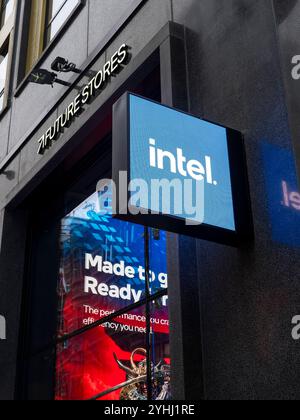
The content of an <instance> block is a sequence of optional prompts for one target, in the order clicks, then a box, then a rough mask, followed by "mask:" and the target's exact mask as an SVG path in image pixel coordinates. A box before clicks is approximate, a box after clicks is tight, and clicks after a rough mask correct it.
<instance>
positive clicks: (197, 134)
mask: <svg viewBox="0 0 300 420" xmlns="http://www.w3.org/2000/svg"><path fill="white" fill-rule="evenodd" d="M130 169H131V172H130V177H131V179H139V178H140V179H144V180H145V181H146V182H147V183H148V185H150V184H151V180H154V179H167V180H169V181H172V180H174V179H178V180H180V181H182V182H183V181H184V180H186V179H189V180H192V182H193V183H194V184H196V183H197V182H203V184H204V185H203V187H204V194H203V196H202V197H201V198H202V200H203V202H202V203H198V205H200V206H203V211H201V209H198V210H199V214H202V216H204V217H203V220H202V221H201V220H198V222H202V223H204V224H206V225H210V226H215V227H220V228H223V229H228V230H231V231H235V219H234V210H233V198H232V189H231V178H230V166H229V157H228V144H227V132H226V128H223V127H220V126H218V125H215V124H211V123H208V122H206V121H203V120H200V119H198V118H195V117H192V116H191V115H188V114H185V113H183V112H179V111H177V110H174V109H171V108H168V107H165V106H162V105H160V104H157V103H154V102H151V101H148V100H145V99H142V98H140V97H137V96H133V95H130ZM182 185H183V183H182ZM192 191H193V195H195V191H196V185H194V188H193V189H192ZM161 198H162V199H163V197H161ZM190 198H191V199H192V197H190ZM193 198H194V201H195V202H196V197H195V196H194V197H193ZM148 203H149V204H150V210H152V211H156V212H159V213H161V212H162V205H163V203H162V200H160V201H159V202H157V201H155V202H154V203H153V200H150V199H149V200H148ZM171 207H172V206H171ZM173 207H175V206H173ZM185 207H188V206H184V205H183V206H182V209H183V212H182V214H179V215H178V214H174V213H171V216H176V217H182V218H183V219H189V218H190V217H191V215H190V214H187V213H186V211H185ZM203 213H204V214H203Z"/></svg>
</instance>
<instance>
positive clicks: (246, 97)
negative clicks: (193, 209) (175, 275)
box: [0, 0, 300, 399]
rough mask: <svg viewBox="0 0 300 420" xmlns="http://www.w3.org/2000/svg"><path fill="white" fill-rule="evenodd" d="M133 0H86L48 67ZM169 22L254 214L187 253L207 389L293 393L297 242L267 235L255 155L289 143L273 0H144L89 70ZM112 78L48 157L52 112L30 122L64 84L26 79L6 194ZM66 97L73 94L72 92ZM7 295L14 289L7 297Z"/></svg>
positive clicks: (226, 393)
mask: <svg viewBox="0 0 300 420" xmlns="http://www.w3.org/2000/svg"><path fill="white" fill-rule="evenodd" d="M130 3H131V1H130V0H122V1H117V0H114V1H111V0H106V1H101V2H100V1H97V0H89V1H88V2H87V5H86V6H85V7H84V8H83V9H82V11H81V12H80V14H79V15H78V17H77V18H76V20H75V22H74V23H73V25H71V26H70V28H69V29H68V30H67V31H66V33H65V35H64V36H63V37H62V39H61V41H60V42H59V43H58V45H57V47H56V48H54V50H53V51H52V52H51V53H50V55H49V57H47V58H46V59H45V62H44V63H43V67H47V66H48V67H49V64H50V63H51V61H52V59H53V58H54V57H56V56H57V55H60V54H62V55H63V56H67V58H69V59H70V60H73V61H74V62H75V63H76V64H77V65H78V66H81V65H82V64H83V63H84V62H85V60H86V59H87V58H88V57H89V55H90V54H91V53H92V51H94V49H95V48H97V44H98V42H100V41H101V39H102V37H103V36H104V35H105V34H106V32H107V31H108V30H109V29H110V28H111V27H112V26H113V25H114V23H115V22H116V21H117V20H118V19H119V18H120V17H121V16H122V14H123V13H124V12H125V10H126V9H127V7H129V6H130ZM170 20H173V21H175V22H177V23H180V24H183V25H185V26H186V35H187V65H188V73H189V78H188V83H189V108H190V112H192V113H194V114H196V115H198V116H203V117H205V118H207V119H209V120H212V121H216V122H218V123H220V124H224V125H228V126H231V127H233V128H235V129H237V130H240V131H242V132H243V133H244V134H245V141H246V151H247V161H248V169H249V180H250V191H251V200H252V207H253V216H254V224H255V243H254V244H253V246H251V247H249V248H246V249H243V250H240V249H232V248H229V247H226V246H221V245H216V244H212V243H207V242H205V241H198V242H197V261H194V260H193V261H188V259H187V258H185V259H184V258H183V260H182V265H183V267H184V264H197V265H198V271H199V278H198V282H199V286H200V289H201V297H200V303H201V313H202V325H203V346H204V385H205V397H206V398H207V399H255V398H262V399H263V398H266V399H272V398H274V399H276V398H300V388H299V386H298V385H299V384H298V381H299V380H298V376H299V375H298V370H297V369H298V366H299V362H300V360H299V358H300V352H299V348H298V347H297V345H296V344H295V343H294V342H292V340H291V334H290V330H291V328H290V324H291V319H292V316H294V315H295V314H297V309H298V303H297V300H298V296H299V293H300V286H299V282H298V281H297V279H298V277H299V272H300V259H299V250H298V249H297V248H293V247H291V246H288V245H284V244H282V243H279V242H275V241H274V240H273V239H272V226H271V222H270V218H269V212H268V202H267V191H266V184H265V177H264V162H263V160H262V154H261V146H262V142H263V141H266V142H268V143H270V144H273V145H276V146H279V147H284V148H291V147H292V143H291V134H290V133H291V130H290V126H289V115H288V110H287V107H286V97H285V90H284V85H283V78H282V72H281V62H280V56H279V46H278V38H277V27H276V20H275V14H274V9H273V2H272V1H271V0H184V1H183V0H148V1H147V2H146V3H145V5H144V6H143V7H142V8H141V9H140V10H139V11H138V13H137V14H136V15H135V16H133V18H132V19H131V20H130V21H129V22H128V23H127V24H126V26H125V27H124V29H123V31H122V32H121V33H120V34H118V35H117V36H116V38H115V39H114V40H113V41H112V43H111V44H110V45H109V46H108V47H107V49H106V50H105V51H104V52H103V54H102V55H101V56H100V57H99V59H98V61H97V62H96V64H95V66H94V67H95V69H96V68H97V67H99V68H100V67H101V64H100V63H103V62H104V60H105V58H106V57H109V56H110V55H111V54H112V53H113V52H114V50H115V49H116V48H117V47H118V46H119V45H120V43H124V42H127V43H128V44H129V45H130V46H131V47H132V54H133V55H137V54H138V53H139V52H140V51H141V50H142V49H143V47H144V46H145V45H146V44H147V43H148V42H149V41H150V40H151V38H152V37H153V36H154V35H155V34H156V33H157V32H158V31H159V30H160V29H161V28H162V27H163V26H164V25H165V24H166V23H167V22H168V21H170ZM116 83H118V82H117V81H114V82H113V83H111V84H110V85H109V86H108V88H107V89H106V91H105V92H104V93H103V95H101V98H99V99H97V101H96V103H95V104H94V105H93V108H91V110H90V111H87V112H86V113H85V114H84V115H83V116H82V117H81V118H82V120H81V122H77V123H76V124H75V125H74V126H73V127H71V128H70V129H69V131H68V134H67V135H66V136H65V137H64V138H63V139H62V140H61V142H60V143H59V144H57V145H55V147H54V148H53V149H52V150H51V151H49V152H48V153H47V154H46V155H45V156H44V157H37V156H36V141H37V139H38V136H39V134H40V133H43V131H44V129H45V127H46V126H47V125H49V122H51V121H53V120H54V119H55V118H54V116H55V115H56V112H57V110H56V111H54V112H53V113H52V114H50V115H49V117H46V118H45V120H44V121H41V124H40V125H37V124H38V122H39V121H40V119H41V117H42V115H44V114H45V111H46V110H50V109H51V108H52V107H53V106H54V105H55V104H56V103H57V101H59V99H60V97H61V95H62V93H64V92H65V88H63V87H59V86H56V87H55V88H54V89H53V90H52V89H50V88H47V87H46V88H43V87H40V86H34V85H28V86H26V87H25V89H24V91H23V92H22V93H21V94H20V96H19V97H18V98H15V99H14V100H13V102H12V106H11V110H10V111H9V112H8V113H7V114H6V115H5V117H4V118H3V119H1V120H0V158H4V157H5V155H6V154H7V153H8V152H9V151H11V150H12V149H13V148H14V147H15V146H16V145H17V144H19V142H20V141H21V140H22V139H26V138H29V142H28V143H27V144H26V146H25V147H23V148H22V150H20V153H17V155H16V156H15V157H14V158H13V159H12V160H11V162H10V163H9V165H8V167H7V168H5V170H6V171H7V170H10V171H11V174H13V176H11V177H9V178H7V177H6V176H5V175H4V174H3V173H2V174H0V202H1V203H2V204H6V202H7V199H8V198H10V197H12V196H13V194H14V192H15V191H19V190H20V189H21V187H23V186H25V185H26V183H27V182H28V181H29V180H30V179H31V177H33V176H34V175H36V174H38V173H39V171H40V170H41V169H42V168H43V166H44V165H45V164H46V163H48V162H49V161H50V160H51V159H52V158H53V157H54V156H55V154H56V153H57V152H58V151H59V149H60V147H62V146H63V145H64V144H65V143H66V142H67V141H68V139H69V138H71V136H72V135H73V134H74V133H75V132H76V130H77V129H78V125H80V124H82V121H85V120H87V119H88V118H89V116H90V113H91V112H92V110H95V108H96V107H97V106H100V105H101V104H103V103H104V102H105V100H106V99H108V98H109V96H110V94H111V93H112V92H113V91H114V90H115V84H116ZM73 96H74V94H73V92H70V96H69V97H70V98H71V97H72V98H73ZM58 105H59V106H61V105H60V104H58ZM31 131H33V132H34V134H33V136H32V139H31V140H30V133H31ZM295 229H299V226H295ZM299 233H300V232H299ZM187 253H188V251H187ZM12 282H14V285H15V287H16V288H18V287H20V278H17V277H13V278H12ZM0 288H2V289H6V288H7V280H4V279H3V278H0ZM8 301H9V297H8V298H7V299H6V300H5V302H4V301H3V305H8V304H9V303H8ZM1 346H2V344H1ZM0 354H2V353H1V347H0ZM2 377H3V376H2V375H0V390H1V389H3V386H2ZM4 384H5V382H4ZM8 394H9V393H8ZM4 395H5V396H6V394H4ZM10 395H12V389H11V393H10ZM1 397H2V395H1V391H0V398H1Z"/></svg>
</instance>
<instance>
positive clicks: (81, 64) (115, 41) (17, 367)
mask: <svg viewBox="0 0 300 420" xmlns="http://www.w3.org/2000/svg"><path fill="white" fill-rule="evenodd" d="M0 6H1V18H0V28H1V29H0V290H1V293H0V314H1V321H2V319H3V320H4V319H5V327H6V334H2V336H3V337H4V335H5V338H6V339H5V340H4V339H2V338H1V337H0V338H1V340H0V399H3V400H4V399H8V400H12V399H34V400H37V399H54V398H55V399H58V400H61V399H62V400H64V399H101V398H108V399H120V398H124V399H126V398H128V399H142V398H145V397H147V389H146V390H145V382H146V379H145V372H146V370H147V369H146V366H145V365H146V364H147V361H146V359H145V354H148V351H149V342H150V341H151V343H152V344H153V343H154V344H153V349H152V358H153V360H152V363H153V365H156V364H157V365H158V363H159V362H162V365H163V369H162V368H161V367H160V366H156V368H155V369H156V371H155V372H156V373H155V377H156V381H155V383H152V384H149V383H148V396H149V394H150V391H149V388H152V389H151V394H150V395H151V398H152V399H155V398H165V399H166V398H171V396H172V398H174V399H178V400H203V399H207V400H218V399H229V400H231V399H299V398H300V391H299V375H298V366H299V362H300V359H299V358H300V356H299V354H300V353H299V348H298V347H299V344H298V342H297V341H296V340H293V338H292V334H291V331H292V323H291V321H292V319H293V317H295V316H296V315H297V314H298V312H299V302H298V300H299V296H300V286H299V282H298V279H299V273H300V259H299V246H300V239H299V238H300V193H299V186H298V176H297V173H298V171H297V168H298V169H299V168H300V146H299V141H298V134H299V130H300V126H299V121H298V112H297V111H298V108H299V106H300V98H298V95H299V93H298V92H299V90H298V84H299V83H300V81H299V77H300V76H299V75H298V71H297V65H298V64H299V61H300V59H299V60H298V59H297V57H298V58H299V54H300V41H299V39H300V37H299V36H298V33H299V23H298V22H299V18H298V16H299V15H300V4H299V2H298V1H297V0H284V1H283V0H259V1H257V0H226V1H225V0H184V1H183V0H121V1H119V0H103V1H97V0H57V1H56V0H52V1H48V0H43V1H41V0H19V1H17V0H2V1H0ZM100 71H101V73H100ZM127 91H130V92H133V93H135V94H138V95H140V96H143V97H145V98H148V99H150V100H153V101H156V102H161V103H162V104H165V105H168V106H171V107H175V108H177V109H179V110H181V111H185V112H188V113H189V114H192V115H194V116H196V117H199V118H202V119H205V120H208V121H211V122H214V123H216V124H219V125H222V126H226V127H230V128H232V129H235V130H237V131H239V132H241V133H242V134H243V137H244V142H245V157H246V166H247V173H248V180H249V196H250V202H251V215H252V220H253V226H252V222H249V224H251V226H250V225H249V228H250V229H251V231H252V237H251V239H250V240H248V241H246V242H245V243H243V244H242V245H239V246H229V245H226V244H225V245H224V244H223V243H221V242H222V241H216V240H209V241H208V240H205V239H193V238H191V237H187V236H181V235H176V234H174V233H168V232H164V231H158V230H153V229H144V227H143V226H140V225H133V224H130V223H129V222H121V221H118V220H115V219H112V218H111V217H107V216H106V217H105V216H103V215H101V213H99V211H97V205H98V204H97V203H98V198H99V197H98V196H97V195H96V196H95V192H96V185H97V183H98V181H99V180H100V179H101V178H109V177H111V173H112V135H113V117H112V110H113V106H114V104H115V103H116V102H117V101H118V99H119V98H120V97H121V96H122V95H123V94H124V93H125V92H127ZM83 97H84V98H85V99H84V102H82V105H83V106H80V107H79V106H78V101H79V100H81V101H82V98H83ZM78 98H80V99H78ZM207 239H211V238H207ZM218 242H220V243H218ZM149 256H150V259H149ZM101 264H102V265H101ZM122 264H123V266H122ZM124 264H126V268H125V265H124ZM133 266H134V267H136V268H137V270H140V271H139V275H140V277H139V280H141V279H143V280H146V281H147V278H145V277H147V276H145V271H147V267H148V266H149V268H150V269H151V270H152V274H153V273H154V276H155V275H156V277H158V280H159V281H158V282H157V283H155V281H156V280H157V279H156V278H155V279H154V280H153V284H154V283H155V284H156V286H155V287H154V286H153V287H152V288H151V290H150V292H151V295H150V294H149V289H148V290H146V293H145V294H143V290H140V289H139V287H140V286H138V282H129V283H128V282H126V281H125V282H124V281H123V280H122V281H121V282H119V280H118V277H119V276H120V272H122V270H123V271H124V270H127V271H126V272H127V274H128V275H127V277H128V278H130V273H131V271H130V270H131V269H133ZM105 269H106V271H105ZM110 270H111V272H110ZM143 270H144V271H143ZM124 272H125V271H124ZM121 277H122V276H121ZM123 277H124V276H123ZM167 278H168V280H167ZM112 279H113V283H112V282H111V281H112ZM83 282H84V284H83ZM154 302H155V304H154ZM145 313H146V316H145ZM150 318H152V322H153V324H154V325H152V328H151V325H149V322H150ZM95 323H96V325H95ZM155 323H157V325H155ZM93 324H94V325H93ZM149 331H150V332H151V334H150V337H148V334H147V333H149ZM147 338H151V340H147ZM148 367H149V365H148ZM139 376H143V377H144V379H143V380H142V381H140V382H139V381H136V382H135V383H133V382H134V379H136V378H137V377H139ZM132 380H133V382H132ZM124 381H126V386H123V387H118V385H120V384H122V383H123V382H124ZM130 381H131V382H130ZM143 384H144V385H143ZM137 385H138V386H137ZM167 385H168V386H167ZM164 386H165V388H164Z"/></svg>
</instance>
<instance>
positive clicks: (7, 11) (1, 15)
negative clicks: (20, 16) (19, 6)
mask: <svg viewBox="0 0 300 420" xmlns="http://www.w3.org/2000/svg"><path fill="white" fill-rule="evenodd" d="M0 9H1V11H0V29H2V28H3V27H4V26H5V24H6V23H7V21H8V19H9V18H10V17H11V16H12V14H13V10H14V0H2V1H0Z"/></svg>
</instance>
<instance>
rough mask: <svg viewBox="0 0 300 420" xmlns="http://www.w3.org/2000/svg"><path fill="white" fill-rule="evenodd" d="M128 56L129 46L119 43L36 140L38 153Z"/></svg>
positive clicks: (102, 86)
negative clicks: (99, 68) (112, 53)
mask: <svg viewBox="0 0 300 420" xmlns="http://www.w3.org/2000/svg"><path fill="white" fill-rule="evenodd" d="M128 57H129V47H128V45H126V44H123V45H121V47H120V48H119V49H118V51H116V52H115V54H114V55H113V56H112V57H111V59H110V60H109V61H107V62H106V63H105V65H104V67H103V68H102V69H101V70H100V71H99V72H98V73H97V74H96V76H95V77H93V78H92V79H91V80H90V82H89V83H88V84H87V85H86V86H85V87H84V88H83V89H82V90H81V92H80V93H79V95H77V96H76V98H75V99H74V100H73V102H72V103H70V105H68V106H67V108H66V109H65V111H64V113H63V114H61V115H60V116H59V117H58V118H57V120H56V121H55V122H54V124H52V126H51V127H50V128H49V129H48V130H47V131H46V133H45V134H43V136H42V137H41V138H40V139H39V140H38V152H37V153H38V154H39V155H43V154H44V153H45V151H46V150H47V149H49V148H50V147H51V146H52V144H53V141H56V140H58V138H59V137H60V135H61V134H62V133H63V132H64V130H65V129H66V128H68V127H70V125H71V123H72V121H73V120H74V119H75V118H76V117H77V116H78V115H80V114H81V112H82V111H83V107H84V105H86V104H88V103H89V102H90V101H91V99H92V98H93V97H94V96H96V94H97V93H99V92H100V91H101V89H104V88H105V86H106V84H107V82H108V81H109V80H110V79H111V77H112V76H114V75H116V74H118V73H119V72H120V71H121V70H122V69H123V66H124V65H125V64H126V62H127V60H128Z"/></svg>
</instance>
